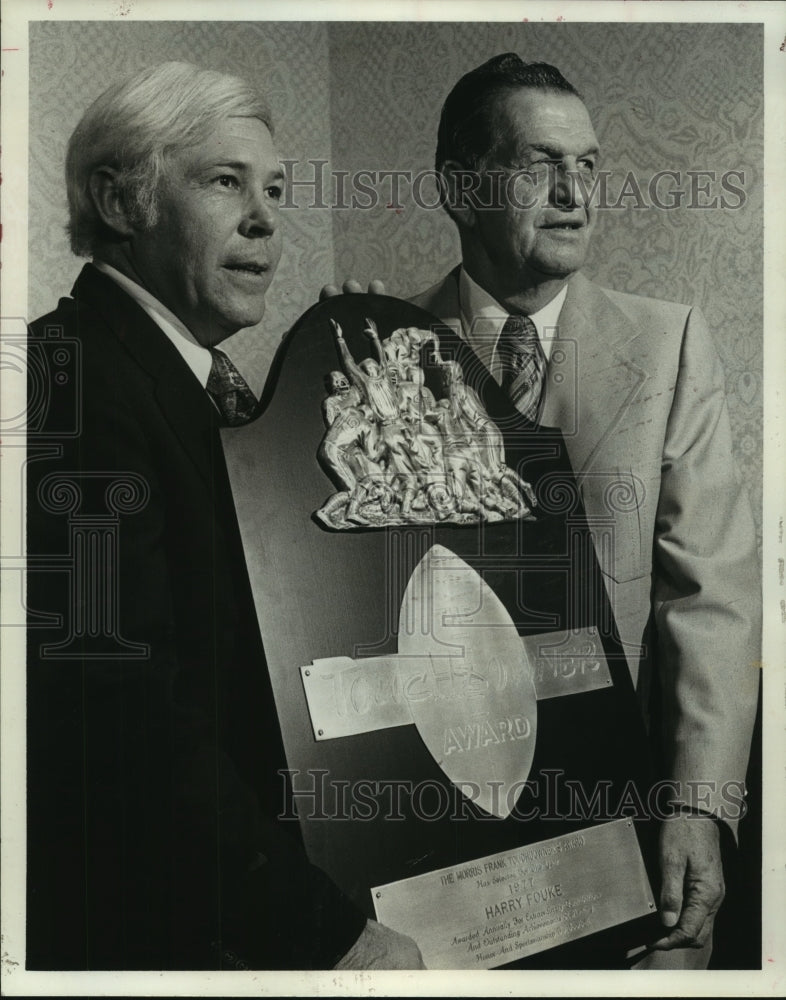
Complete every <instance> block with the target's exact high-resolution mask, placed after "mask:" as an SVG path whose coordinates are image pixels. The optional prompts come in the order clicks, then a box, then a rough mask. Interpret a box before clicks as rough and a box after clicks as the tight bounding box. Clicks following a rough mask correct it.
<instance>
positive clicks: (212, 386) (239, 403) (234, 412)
mask: <svg viewBox="0 0 786 1000" xmlns="http://www.w3.org/2000/svg"><path fill="white" fill-rule="evenodd" d="M209 350H210V353H211V355H212V357H213V365H212V367H211V369H210V375H209V376H208V379H207V386H206V387H205V388H206V389H207V391H208V392H209V393H210V395H211V396H212V397H213V399H214V400H215V401H216V405H217V406H218V409H219V411H220V412H221V416H222V417H223V418H224V423H225V424H227V426H229V427H237V426H238V425H239V424H246V423H248V421H249V420H250V419H251V417H252V416H253V415H254V412H255V410H256V408H257V398H256V396H255V395H254V393H253V392H252V391H251V390H250V389H249V387H248V383H247V382H246V380H245V379H244V378H243V376H242V375H241V374H240V372H239V371H238V370H237V368H235V366H234V365H233V364H232V362H231V361H230V360H229V358H228V357H227V356H226V354H224V352H223V351H219V350H218V348H216V347H211V348H209Z"/></svg>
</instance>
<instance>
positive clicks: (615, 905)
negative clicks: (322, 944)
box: [371, 819, 655, 969]
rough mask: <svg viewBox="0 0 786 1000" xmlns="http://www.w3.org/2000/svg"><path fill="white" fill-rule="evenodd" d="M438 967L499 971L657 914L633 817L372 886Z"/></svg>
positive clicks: (397, 925)
mask: <svg viewBox="0 0 786 1000" xmlns="http://www.w3.org/2000/svg"><path fill="white" fill-rule="evenodd" d="M371 892H372V897H373V900H374V908H375V910H376V916H377V920H379V921H380V922H381V923H383V924H386V925H387V926H389V927H392V928H393V929H394V930H397V931H401V932H402V933H405V934H409V935H410V937H412V938H414V939H415V941H416V942H417V944H418V946H419V948H420V950H421V953H422V955H423V961H424V962H425V964H426V967H427V968H429V969H493V968H495V967H497V966H500V965H506V964H508V963H509V962H513V961H515V960H516V959H519V958H524V957H526V956H527V955H534V954H535V953H537V952H540V951H545V950H547V949H548V948H554V947H556V946H557V945H561V944H565V943H566V942H568V941H575V940H576V939H578V938H581V937H585V936H586V935H588V934H593V933H595V932H597V931H601V930H605V929H606V928H609V927H614V926H616V925H617V924H620V923H623V922H624V921H628V920H635V919H636V918H638V917H642V916H646V915H648V914H650V913H653V912H654V911H655V902H654V896H653V894H652V890H651V888H650V884H649V880H648V878H647V873H646V871H645V869H644V862H643V860H642V856H641V851H640V849H639V844H638V839H637V837H636V832H635V830H634V828H633V823H632V821H631V820H629V819H620V820H616V821H614V822H611V823H603V824H601V825H599V826H594V827H590V828H588V829H585V830H581V831H578V832H576V833H571V834H568V835H566V836H563V837H554V838H553V839H551V840H542V841H539V842H538V843H535V844H529V845H528V846H526V847H521V848H518V849H516V850H512V851H503V852H501V853H499V854H492V855H488V856H487V857H482V858H478V859H476V860H474V861H469V862H467V863H465V864H461V865H457V866H452V867H449V868H441V869H439V870H437V871H433V872H428V873H427V874H425V875H418V876H415V877H414V878H407V879H401V880H400V881H398V882H391V883H389V884H387V885H380V886H377V887H376V888H373V889H372V890H371Z"/></svg>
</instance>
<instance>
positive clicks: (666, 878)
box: [660, 856, 686, 927]
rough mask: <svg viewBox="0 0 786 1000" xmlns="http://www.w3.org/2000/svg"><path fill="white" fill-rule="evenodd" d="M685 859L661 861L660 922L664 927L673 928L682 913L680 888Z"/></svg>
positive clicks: (668, 858) (676, 858)
mask: <svg viewBox="0 0 786 1000" xmlns="http://www.w3.org/2000/svg"><path fill="white" fill-rule="evenodd" d="M685 866H686V863H685V859H684V858H679V857H668V856H667V857H665V858H663V859H662V861H661V878H662V882H661V890H660V920H661V923H662V924H663V926H664V927H674V926H675V925H676V924H677V921H678V920H679V919H680V913H681V912H682V887H683V883H684V879H685Z"/></svg>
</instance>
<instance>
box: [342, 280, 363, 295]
mask: <svg viewBox="0 0 786 1000" xmlns="http://www.w3.org/2000/svg"><path fill="white" fill-rule="evenodd" d="M343 290H344V294H345V295H356V294H357V293H358V292H360V293H361V294H362V292H363V286H362V285H361V284H360V282H359V281H355V280H354V278H350V279H349V280H348V281H345V282H344V285H343Z"/></svg>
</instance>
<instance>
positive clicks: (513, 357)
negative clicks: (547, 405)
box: [497, 316, 546, 423]
mask: <svg viewBox="0 0 786 1000" xmlns="http://www.w3.org/2000/svg"><path fill="white" fill-rule="evenodd" d="M497 351H498V352H499V356H500V360H501V361H502V388H503V389H504V390H505V391H506V392H507V394H508V397H509V398H510V401H511V402H512V403H513V405H514V406H515V407H516V409H517V410H518V411H519V413H521V414H522V415H523V416H525V417H526V418H527V420H531V421H532V422H533V423H537V421H538V416H539V412H540V404H541V400H542V398H543V382H544V379H545V374H546V357H545V355H544V354H543V348H542V347H541V344H540V338H539V337H538V331H537V329H536V328H535V324H534V323H533V322H532V320H531V319H530V318H529V316H508V318H507V320H506V321H505V325H504V326H503V327H502V332H501V333H500V335H499V342H498V343H497Z"/></svg>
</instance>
